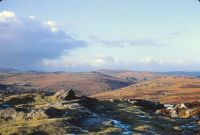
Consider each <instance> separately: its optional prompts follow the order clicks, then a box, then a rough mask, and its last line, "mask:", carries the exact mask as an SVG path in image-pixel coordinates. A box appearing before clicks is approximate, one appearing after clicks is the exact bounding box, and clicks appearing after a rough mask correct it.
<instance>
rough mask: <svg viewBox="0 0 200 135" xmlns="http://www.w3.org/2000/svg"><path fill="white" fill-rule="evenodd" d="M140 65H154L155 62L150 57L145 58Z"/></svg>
mask: <svg viewBox="0 0 200 135" xmlns="http://www.w3.org/2000/svg"><path fill="white" fill-rule="evenodd" d="M141 63H142V64H147V65H148V64H153V63H156V62H155V60H154V59H153V58H152V57H146V58H144V59H142V60H141Z"/></svg>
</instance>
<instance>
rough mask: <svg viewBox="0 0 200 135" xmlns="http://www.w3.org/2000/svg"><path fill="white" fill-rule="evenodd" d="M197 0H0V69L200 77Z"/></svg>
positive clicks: (199, 11) (199, 31)
mask: <svg viewBox="0 0 200 135" xmlns="http://www.w3.org/2000/svg"><path fill="white" fill-rule="evenodd" d="M199 26H200V3H199V2H198V0H168V1H161V0H151V1H147V0H84V1H83V0H59V2H58V1H49V0H42V1H41V0H26V1H24V0H4V1H3V2H1V4H0V30H1V31H0V63H1V64H0V67H9V68H18V69H23V70H47V71H55V70H65V71H89V70H96V69H101V68H109V69H131V70H142V71H143V70H148V71H172V70H187V71H196V70H199V69H200V63H199V61H200V40H199V35H200V27H199Z"/></svg>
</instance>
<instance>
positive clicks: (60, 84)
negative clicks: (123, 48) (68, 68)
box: [0, 72, 130, 95]
mask: <svg viewBox="0 0 200 135" xmlns="http://www.w3.org/2000/svg"><path fill="white" fill-rule="evenodd" d="M128 85H130V83H128V82H126V81H124V80H121V79H118V78H116V77H111V76H108V75H104V74H101V73H97V72H90V73H62V72H61V73H19V74H7V75H5V74H4V75H0V89H1V91H7V90H10V91H15V90H18V89H19V90H21V91H22V90H24V91H31V90H36V91H38V90H39V91H49V92H56V91H58V90H60V89H70V88H73V89H75V90H76V93H77V94H80V95H91V94H97V93H101V92H105V91H110V90H114V89H118V88H121V87H125V86H128Z"/></svg>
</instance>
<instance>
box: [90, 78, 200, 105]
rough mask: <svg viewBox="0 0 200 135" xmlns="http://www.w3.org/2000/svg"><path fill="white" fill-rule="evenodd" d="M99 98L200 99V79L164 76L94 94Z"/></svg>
mask: <svg viewBox="0 0 200 135" xmlns="http://www.w3.org/2000/svg"><path fill="white" fill-rule="evenodd" d="M94 97H97V98H99V99H107V98H110V99H121V98H140V99H149V100H154V101H160V102H163V103H180V102H191V101H195V100H200V80H199V79H195V78H186V77H163V78H159V79H155V80H150V81H146V82H142V83H138V84H134V85H130V86H128V87H124V88H121V89H118V90H115V91H110V92H105V93H101V94H97V95H94Z"/></svg>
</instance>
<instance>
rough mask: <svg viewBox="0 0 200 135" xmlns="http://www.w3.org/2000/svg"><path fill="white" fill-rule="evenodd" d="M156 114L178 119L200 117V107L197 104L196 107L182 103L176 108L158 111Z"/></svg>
mask: <svg viewBox="0 0 200 135" xmlns="http://www.w3.org/2000/svg"><path fill="white" fill-rule="evenodd" d="M156 114H160V115H164V116H168V117H176V118H191V117H194V116H200V106H198V104H197V103H195V105H194V104H193V103H187V104H184V103H182V104H177V105H175V106H174V107H170V108H165V109H160V110H157V111H156Z"/></svg>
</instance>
